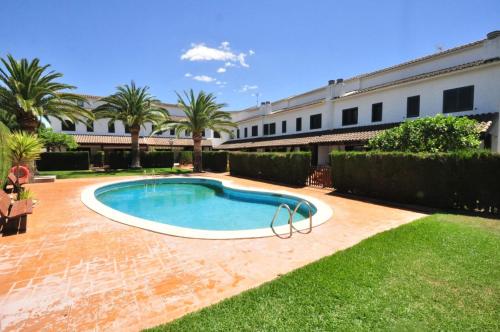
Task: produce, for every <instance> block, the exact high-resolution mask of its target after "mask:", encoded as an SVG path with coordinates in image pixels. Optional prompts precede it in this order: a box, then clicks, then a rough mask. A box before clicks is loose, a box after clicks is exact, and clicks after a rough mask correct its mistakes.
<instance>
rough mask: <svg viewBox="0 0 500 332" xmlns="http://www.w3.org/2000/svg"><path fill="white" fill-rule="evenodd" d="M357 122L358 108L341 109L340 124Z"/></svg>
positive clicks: (346, 124) (347, 124)
mask: <svg viewBox="0 0 500 332" xmlns="http://www.w3.org/2000/svg"><path fill="white" fill-rule="evenodd" d="M357 123H358V108H357V107H353V108H347V109H345V110H343V111H342V125H343V126H349V125H355V124H357Z"/></svg>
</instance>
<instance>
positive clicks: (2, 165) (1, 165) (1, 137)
mask: <svg viewBox="0 0 500 332" xmlns="http://www.w3.org/2000/svg"><path fill="white" fill-rule="evenodd" d="M9 135H10V131H9V129H8V128H7V126H5V125H4V124H3V123H1V122H0V190H1V189H2V188H3V187H4V186H5V182H6V181H7V176H8V175H9V171H10V167H11V161H10V156H9V147H8V144H7V140H8V139H9Z"/></svg>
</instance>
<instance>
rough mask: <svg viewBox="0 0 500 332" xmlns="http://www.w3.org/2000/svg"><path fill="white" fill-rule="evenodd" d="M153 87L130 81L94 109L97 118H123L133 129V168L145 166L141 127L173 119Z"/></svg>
mask: <svg viewBox="0 0 500 332" xmlns="http://www.w3.org/2000/svg"><path fill="white" fill-rule="evenodd" d="M148 90H149V87H148V86H145V87H137V86H136V85H135V83H134V81H132V82H131V83H130V85H128V84H126V85H122V86H119V87H117V92H116V93H114V94H112V95H111V96H108V97H105V98H102V99H101V101H102V102H104V104H102V105H100V106H98V107H96V108H95V109H94V114H95V117H96V118H97V119H108V121H116V120H118V121H121V122H122V123H123V125H124V126H125V127H126V128H128V130H129V131H130V136H131V140H132V146H131V150H132V164H131V167H132V168H140V167H141V159H140V158H141V156H140V151H139V132H140V130H141V127H145V124H146V123H148V122H150V123H152V124H153V126H160V125H161V124H162V123H165V122H167V121H168V119H169V114H168V111H167V110H166V109H164V108H162V107H160V106H158V105H159V101H158V100H157V99H156V98H154V97H153V96H151V94H149V92H148Z"/></svg>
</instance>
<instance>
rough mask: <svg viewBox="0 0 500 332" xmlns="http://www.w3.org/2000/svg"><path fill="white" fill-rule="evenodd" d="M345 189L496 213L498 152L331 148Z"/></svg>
mask: <svg viewBox="0 0 500 332" xmlns="http://www.w3.org/2000/svg"><path fill="white" fill-rule="evenodd" d="M330 161H331V165H332V179H333V187H334V188H335V189H336V190H337V191H339V192H344V193H352V194H357V195H363V196H369V197H374V198H380V199H385V200H390V201H395V202H401V203H410V204H419V205H425V206H431V207H437V208H444V209H463V210H475V211H477V210H479V211H483V212H489V213H495V214H498V213H500V211H499V210H500V155H499V154H491V153H489V152H482V151H474V152H470V151H469V152H451V153H435V154H429V153H404V152H377V151H373V152H333V153H332V154H331V155H330Z"/></svg>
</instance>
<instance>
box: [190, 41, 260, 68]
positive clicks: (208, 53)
mask: <svg viewBox="0 0 500 332" xmlns="http://www.w3.org/2000/svg"><path fill="white" fill-rule="evenodd" d="M252 53H254V52H253V51H252ZM246 56H247V54H246V53H243V52H241V53H235V52H233V51H232V50H231V48H230V46H229V42H227V41H223V42H222V43H221V44H220V46H219V47H218V48H213V47H208V46H206V45H205V44H203V43H201V44H191V48H190V49H189V50H187V51H186V52H184V53H183V54H182V55H181V60H188V61H224V62H226V63H231V64H232V65H234V64H235V63H239V64H240V66H242V67H250V66H249V65H248V64H247V63H246V62H245V57H246ZM226 67H229V66H226Z"/></svg>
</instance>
